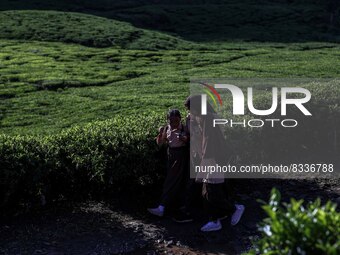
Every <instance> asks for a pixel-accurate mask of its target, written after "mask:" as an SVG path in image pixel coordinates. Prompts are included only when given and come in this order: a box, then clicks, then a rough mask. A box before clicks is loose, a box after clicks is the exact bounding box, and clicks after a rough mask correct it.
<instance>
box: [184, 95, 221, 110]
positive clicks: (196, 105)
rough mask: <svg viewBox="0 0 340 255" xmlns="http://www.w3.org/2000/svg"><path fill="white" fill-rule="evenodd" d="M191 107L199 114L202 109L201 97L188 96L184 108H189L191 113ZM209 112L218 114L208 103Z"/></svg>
mask: <svg viewBox="0 0 340 255" xmlns="http://www.w3.org/2000/svg"><path fill="white" fill-rule="evenodd" d="M190 105H192V106H193V107H192V108H193V109H192V110H193V111H195V112H198V111H199V109H200V107H201V95H191V96H188V97H187V99H186V100H185V102H184V106H185V107H187V108H188V110H189V111H190V110H191V109H190ZM207 112H208V113H212V114H214V113H216V112H215V110H214V109H213V107H212V106H211V105H210V104H209V102H208V103H207Z"/></svg>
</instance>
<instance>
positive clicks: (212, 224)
mask: <svg viewBox="0 0 340 255" xmlns="http://www.w3.org/2000/svg"><path fill="white" fill-rule="evenodd" d="M220 229H222V224H221V222H220V221H219V220H217V221H209V222H208V223H207V224H205V225H204V226H203V227H201V231H203V232H209V231H217V230H220Z"/></svg>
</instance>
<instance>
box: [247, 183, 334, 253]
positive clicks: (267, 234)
mask: <svg viewBox="0 0 340 255" xmlns="http://www.w3.org/2000/svg"><path fill="white" fill-rule="evenodd" d="M280 199H281V195H280V192H279V191H278V190H276V189H273V190H272V192H271V197H270V200H269V203H268V204H265V205H263V209H264V210H265V211H266V213H267V215H268V218H266V219H264V220H263V222H262V223H261V226H260V231H261V234H262V239H260V240H259V241H258V242H257V243H256V246H257V247H256V248H255V249H254V250H252V251H250V252H249V253H248V255H250V254H267V255H269V254H270V255H276V254H277V255H281V254H292V255H294V254H313V255H321V254H322V255H326V254H327V255H336V254H339V253H340V236H339V229H340V213H339V212H337V211H336V205H335V204H333V203H331V202H330V201H328V202H327V203H326V204H325V205H321V202H320V199H317V200H316V201H314V202H310V203H308V204H307V205H304V201H303V200H298V201H297V200H295V199H294V198H291V200H290V203H283V206H281V205H280Z"/></svg>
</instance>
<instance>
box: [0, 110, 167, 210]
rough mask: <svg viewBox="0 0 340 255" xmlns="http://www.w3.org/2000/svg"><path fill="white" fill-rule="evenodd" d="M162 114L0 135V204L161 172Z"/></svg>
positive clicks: (71, 193)
mask: <svg viewBox="0 0 340 255" xmlns="http://www.w3.org/2000/svg"><path fill="white" fill-rule="evenodd" d="M161 117H162V116H161ZM161 117H158V116H156V115H152V114H151V115H148V116H137V117H135V118H134V117H128V118H124V117H116V118H114V119H110V120H107V121H97V122H93V123H91V124H88V125H86V126H83V127H80V126H75V127H73V128H70V129H67V130H65V131H62V132H61V133H60V134H56V135H52V136H44V137H34V136H7V135H0V163H1V171H0V180H1V181H0V203H1V208H4V207H5V206H17V205H18V204H21V205H25V204H26V203H31V202H32V201H35V200H37V199H40V198H41V197H44V199H45V198H46V197H47V198H48V199H49V200H51V199H55V198H58V197H75V196H78V197H79V196H80V197H81V196H82V195H84V196H85V195H87V194H91V193H102V192H104V191H105V190H115V189H117V188H118V187H119V186H121V185H126V184H127V185H131V184H132V183H136V182H141V181H143V180H142V179H141V178H143V176H147V175H149V174H150V173H152V174H153V175H154V174H155V173H157V171H158V172H160V170H159V168H161V167H162V166H163V165H162V164H160V162H159V160H158V158H159V157H158V156H156V153H157V149H156V144H155V141H154V137H155V136H156V130H157V127H159V125H160V123H162V118H161ZM163 123H164V119H163Z"/></svg>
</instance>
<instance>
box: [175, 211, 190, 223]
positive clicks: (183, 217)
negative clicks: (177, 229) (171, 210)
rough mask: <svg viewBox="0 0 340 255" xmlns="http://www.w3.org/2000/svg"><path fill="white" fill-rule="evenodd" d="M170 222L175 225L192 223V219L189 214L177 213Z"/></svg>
mask: <svg viewBox="0 0 340 255" xmlns="http://www.w3.org/2000/svg"><path fill="white" fill-rule="evenodd" d="M172 220H173V221H175V222H177V223H186V222H192V221H193V220H194V219H193V218H192V217H191V215H190V214H189V213H183V212H180V213H177V214H176V215H175V216H174V217H172Z"/></svg>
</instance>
